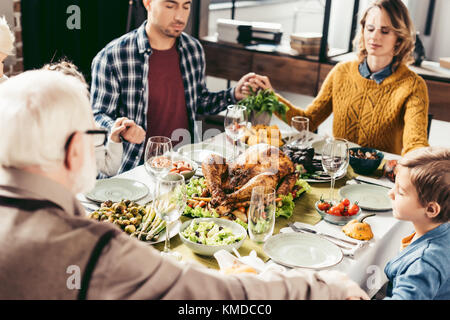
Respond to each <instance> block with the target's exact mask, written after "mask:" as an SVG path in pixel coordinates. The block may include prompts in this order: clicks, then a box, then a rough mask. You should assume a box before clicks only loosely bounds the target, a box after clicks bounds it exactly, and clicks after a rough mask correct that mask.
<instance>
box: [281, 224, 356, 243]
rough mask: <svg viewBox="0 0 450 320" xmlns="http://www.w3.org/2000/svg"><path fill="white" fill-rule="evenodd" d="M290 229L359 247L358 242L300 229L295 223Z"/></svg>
mask: <svg viewBox="0 0 450 320" xmlns="http://www.w3.org/2000/svg"><path fill="white" fill-rule="evenodd" d="M289 227H291V228H292V229H293V230H294V231H305V232H309V233H312V234H317V235H320V236H324V237H328V238H331V239H335V240H338V241H342V242H345V243H348V244H351V245H353V246H357V245H358V243H357V242H353V241H350V240H345V239H341V238H338V237H335V236H332V235H330V234H326V233H322V232H319V231H316V230H313V229H309V228H304V227H301V228H299V227H297V226H296V225H295V224H294V223H292V222H291V223H289Z"/></svg>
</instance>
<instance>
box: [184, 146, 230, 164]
mask: <svg viewBox="0 0 450 320" xmlns="http://www.w3.org/2000/svg"><path fill="white" fill-rule="evenodd" d="M178 152H179V153H180V154H182V155H183V156H185V157H187V158H189V159H191V160H193V161H195V162H197V163H198V164H201V163H202V162H203V160H205V159H206V158H207V157H208V156H209V155H210V154H217V155H219V156H222V157H224V158H226V159H229V158H232V157H233V148H226V147H224V146H220V145H217V144H211V143H196V144H189V145H186V146H183V147H181V148H180V149H178Z"/></svg>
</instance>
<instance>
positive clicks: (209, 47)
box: [202, 41, 319, 96]
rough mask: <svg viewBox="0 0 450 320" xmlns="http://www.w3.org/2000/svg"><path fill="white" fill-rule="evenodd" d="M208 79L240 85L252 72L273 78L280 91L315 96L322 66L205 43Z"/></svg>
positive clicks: (291, 58)
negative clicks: (232, 81) (244, 77)
mask: <svg viewBox="0 0 450 320" xmlns="http://www.w3.org/2000/svg"><path fill="white" fill-rule="evenodd" d="M202 45H203V48H204V50H205V57H206V75H208V76H213V77H218V78H223V79H227V80H234V81H238V80H239V79H240V78H241V77H242V76H244V75H245V74H247V73H249V72H255V73H257V74H261V75H265V76H268V77H269V78H270V82H271V84H272V86H273V87H274V88H275V89H276V90H281V91H289V92H294V93H300V94H305V95H309V96H315V95H316V94H317V76H318V73H319V63H318V62H315V61H310V60H305V59H299V58H293V57H287V56H282V55H278V54H273V53H260V52H257V51H252V50H247V49H245V48H243V47H239V46H238V45H232V44H229V45H228V44H221V43H217V42H210V41H202Z"/></svg>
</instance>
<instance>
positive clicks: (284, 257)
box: [89, 125, 396, 282]
mask: <svg viewBox="0 0 450 320" xmlns="http://www.w3.org/2000/svg"><path fill="white" fill-rule="evenodd" d="M257 129H258V130H265V128H264V127H263V126H261V125H260V126H258V127H257ZM255 132H258V131H253V133H251V134H254V133H255ZM251 137H252V136H246V138H243V141H244V140H245V141H248V139H249V138H251ZM257 138H258V136H256V138H255V139H257ZM213 139H216V140H214V141H206V142H202V143H201V144H197V145H189V146H184V147H182V148H180V149H179V152H178V153H179V154H180V156H183V158H182V159H183V160H179V161H177V162H174V163H173V167H172V169H171V172H172V173H183V174H186V173H190V171H194V172H192V175H188V176H192V177H191V178H187V179H186V196H187V197H186V199H187V200H186V206H185V208H184V211H183V212H182V216H181V218H180V220H181V221H177V223H175V225H176V227H175V228H171V232H170V235H169V237H170V238H172V240H171V242H172V244H171V246H172V248H173V250H176V251H178V252H179V253H181V255H182V256H183V261H189V262H193V263H200V264H202V265H204V266H206V267H209V268H213V269H219V265H218V264H217V260H216V259H215V258H214V257H213V255H214V253H215V252H217V251H218V250H216V249H217V248H218V247H221V248H222V247H224V248H225V249H226V250H227V251H229V252H230V253H233V252H236V251H235V250H236V249H238V252H237V254H239V255H241V256H248V255H249V254H250V253H251V252H254V253H255V252H256V255H257V257H258V258H259V259H261V260H262V261H263V262H264V263H268V264H274V265H276V264H278V265H281V266H284V267H288V268H292V267H294V268H296V267H299V268H308V269H324V268H337V269H338V270H339V269H340V268H343V269H348V265H350V266H352V267H355V268H361V266H360V263H361V262H360V259H357V258H358V255H364V254H366V255H368V254H371V255H372V254H373V253H370V251H371V250H374V249H371V247H374V248H375V247H376V248H378V244H377V241H379V242H382V241H384V240H383V239H384V238H385V237H386V235H387V233H388V232H390V230H387V231H386V230H382V231H381V229H380V228H381V227H380V225H379V224H381V223H382V220H386V219H389V221H390V223H391V227H392V229H393V228H395V227H396V224H395V222H393V221H391V220H390V219H391V216H392V214H391V211H390V210H391V206H390V200H389V197H388V196H387V192H388V191H389V189H388V188H386V187H385V186H378V185H375V184H369V183H362V182H360V181H359V180H355V179H354V178H355V177H357V176H358V175H357V174H355V173H354V171H353V169H352V167H351V166H350V165H348V167H346V170H345V172H344V173H341V174H339V176H337V177H336V186H335V187H336V189H338V190H339V195H338V196H337V197H335V199H334V200H333V201H330V200H328V199H326V196H327V195H328V189H329V181H330V180H331V179H330V176H329V175H327V173H326V172H325V171H324V169H323V168H322V165H321V154H320V152H317V150H315V149H314V147H313V146H319V147H320V148H321V147H322V146H323V144H324V142H323V139H322V140H320V137H316V141H315V142H314V143H312V144H310V145H309V146H307V147H298V146H295V145H290V144H287V143H280V141H281V140H279V141H278V140H277V141H274V140H270V139H269V140H267V141H266V143H257V144H254V143H250V144H253V145H250V144H243V143H241V147H242V148H241V153H240V154H239V155H238V156H237V157H236V158H234V159H233V158H232V157H231V156H230V154H229V153H227V152H226V151H223V152H222V150H226V149H227V145H226V144H227V143H228V142H227V140H226V139H225V138H224V137H220V138H219V137H215V138H213ZM252 139H253V138H252ZM220 141H222V142H223V143H219V142H220ZM271 141H272V142H273V143H270V142H271ZM317 141H319V142H317ZM211 145H214V148H211V147H210V146H211ZM351 146H354V144H351ZM228 148H229V146H228ZM319 151H321V150H319ZM199 154H201V156H199ZM354 155H356V156H358V157H361V158H368V159H369V158H372V157H374V154H373V153H370V154H369V153H366V154H363V153H361V152H359V153H358V152H357V153H356V154H355V153H354ZM200 158H201V159H200ZM394 158H395V156H394ZM199 160H201V161H199ZM387 161H392V158H390V159H388V160H386V159H385V160H384V161H383V162H382V163H381V164H380V166H379V168H378V169H377V170H376V171H375V173H374V174H372V175H371V176H370V177H371V178H372V179H374V180H375V181H384V183H386V181H388V178H389V179H392V178H393V175H394V173H393V171H394V169H393V167H395V163H392V162H387ZM197 168H198V170H196V169H197ZM144 172H145V171H144V170H142V168H139V167H138V168H136V169H134V170H132V171H130V172H129V173H124V174H122V175H120V176H119V177H115V178H112V179H109V180H111V181H113V182H110V184H111V185H117V183H118V182H120V179H123V178H126V179H128V180H135V181H136V182H138V183H140V184H145V183H144V180H145V179H147V180H145V181H147V186H148V190H142V191H140V192H138V191H137V190H136V191H135V192H132V193H131V194H130V193H125V192H124V193H123V195H124V198H123V199H121V200H117V198H116V200H114V201H112V200H111V199H108V200H104V199H102V200H103V202H102V204H101V207H100V208H97V209H96V210H92V209H91V210H89V211H90V212H89V217H90V218H92V219H96V220H99V221H105V222H109V223H113V224H115V225H117V226H118V227H120V228H121V229H122V230H123V231H124V232H126V233H128V234H129V235H130V236H131V237H135V238H137V239H139V240H141V241H144V242H147V243H149V244H152V245H154V247H155V248H157V249H159V250H162V249H163V245H162V244H160V243H158V242H161V241H162V239H164V237H165V229H166V222H165V221H163V220H161V219H160V218H159V217H158V215H157V214H155V210H153V209H152V208H153V207H152V199H151V195H152V192H151V191H150V190H152V188H153V186H151V185H150V183H149V182H148V181H150V180H148V177H146V178H145V179H139V177H142V175H143V174H145V173H144ZM169 174H171V173H169ZM384 175H386V176H384ZM358 177H360V176H358ZM114 179H118V181H114ZM106 181H107V180H106ZM127 182H128V184H129V181H127ZM388 182H389V181H388ZM372 183H373V182H372ZM104 184H105V182H103V184H101V182H100V183H99V184H98V186H97V187H96V189H100V190H102V189H104V188H105V185H104ZM380 184H381V183H380ZM139 186H140V185H139ZM256 186H264V187H265V188H267V189H270V188H273V189H274V190H276V199H275V204H276V209H275V216H276V222H275V227H274V231H273V235H272V236H271V237H270V238H269V240H267V241H266V243H265V244H261V243H257V242H254V241H252V240H251V239H250V238H249V237H248V235H247V229H248V222H249V221H248V216H249V207H250V203H251V195H252V190H253V188H255V187H256ZM119 191H120V189H119ZM95 192H98V190H97V191H96V190H93V191H91V192H90V194H95ZM103 193H105V192H104V191H103ZM146 194H148V195H147V197H145V198H144V199H142V195H144V196H145V195H146ZM102 195H103V194H102ZM127 196H128V197H131V198H127ZM91 199H92V197H91ZM368 213H369V214H368ZM374 213H375V214H374ZM377 219H380V222H377ZM199 220H201V221H199ZM216 221H219V222H220V221H227V222H228V223H232V225H235V224H238V225H239V227H242V228H243V229H244V230H245V234H244V235H242V234H238V233H239V232H238V231H236V232H237V234H236V233H235V231H234V230H238V229H232V228H229V227H227V226H225V225H221V224H220V223H219V224H218V223H217V222H216ZM182 222H184V223H183V225H181V223H182ZM294 223H295V224H298V226H299V227H298V228H297V227H295V224H294ZM371 225H372V228H371ZM291 227H292V228H291ZM234 244H239V245H238V246H234ZM202 246H204V247H205V248H202ZM227 246H228V247H227ZM206 247H208V248H206ZM211 247H212V249H211ZM214 247H217V248H216V249H215V248H214ZM233 247H234V248H233ZM206 249H207V250H206ZM366 251H367V252H368V253H365V252H366ZM294 252H295V253H294ZM241 269H242V270H243V271H242V272H248V270H250V269H251V270H253V271H254V269H252V268H251V267H248V268H247V267H245V266H244V267H242V266H240V267H239V268H234V267H233V268H231V269H230V270H232V271H233V273H237V272H239V271H238V270H241ZM230 270H229V271H230ZM253 271H252V272H253ZM230 272H231V271H230ZM364 272H365V271H364ZM356 278H358V277H357V276H356ZM364 279H365V278H364ZM360 282H361V280H360Z"/></svg>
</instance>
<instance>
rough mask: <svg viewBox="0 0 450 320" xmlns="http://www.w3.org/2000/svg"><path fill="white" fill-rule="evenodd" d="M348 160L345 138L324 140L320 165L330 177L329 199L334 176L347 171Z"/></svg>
mask: <svg viewBox="0 0 450 320" xmlns="http://www.w3.org/2000/svg"><path fill="white" fill-rule="evenodd" d="M348 161H349V150H348V141H347V140H345V139H333V138H330V139H328V140H326V143H325V145H324V147H323V149H322V167H323V169H324V170H325V172H326V173H328V174H329V175H330V177H331V186H330V201H331V202H333V200H334V183H335V181H336V177H337V176H339V175H342V174H343V173H344V172H346V171H347V167H348Z"/></svg>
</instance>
